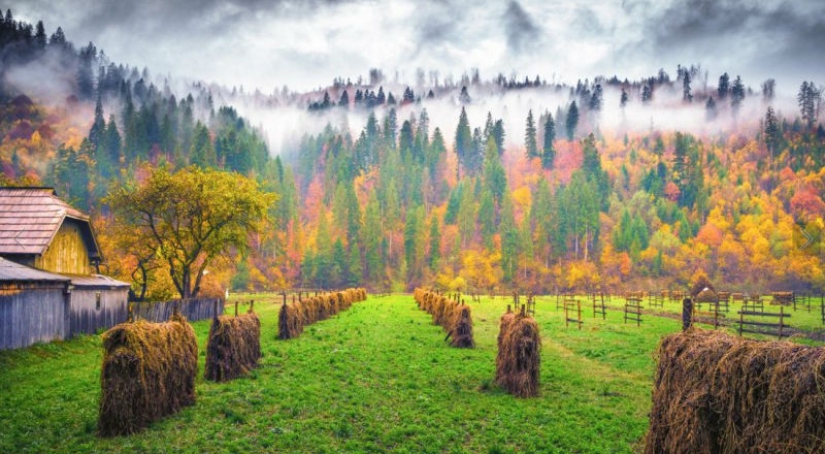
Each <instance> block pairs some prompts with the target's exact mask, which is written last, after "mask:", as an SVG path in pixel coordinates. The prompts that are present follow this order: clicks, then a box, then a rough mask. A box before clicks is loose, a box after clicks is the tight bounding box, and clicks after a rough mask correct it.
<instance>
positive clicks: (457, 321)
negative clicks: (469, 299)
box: [450, 304, 476, 348]
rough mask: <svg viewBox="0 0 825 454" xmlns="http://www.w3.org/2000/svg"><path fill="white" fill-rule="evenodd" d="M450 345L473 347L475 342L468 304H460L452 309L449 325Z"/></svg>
mask: <svg viewBox="0 0 825 454" xmlns="http://www.w3.org/2000/svg"><path fill="white" fill-rule="evenodd" d="M450 337H451V338H452V340H451V341H450V345H452V346H453V347H458V348H473V347H475V345H476V343H475V341H474V340H473V317H472V315H471V313H470V306H467V305H466V304H462V305H461V306H458V307H456V308H455V309H454V311H453V316H452V323H451V327H450Z"/></svg>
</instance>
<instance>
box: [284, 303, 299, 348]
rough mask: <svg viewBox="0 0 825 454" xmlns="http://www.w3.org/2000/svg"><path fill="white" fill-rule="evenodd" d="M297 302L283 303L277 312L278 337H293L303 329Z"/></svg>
mask: <svg viewBox="0 0 825 454" xmlns="http://www.w3.org/2000/svg"><path fill="white" fill-rule="evenodd" d="M301 305H302V303H298V304H284V305H282V306H281V311H280V312H279V313H278V339H281V340H286V339H294V338H296V337H298V336H300V335H301V332H303V330H304V324H303V321H302V317H301V313H300V307H301Z"/></svg>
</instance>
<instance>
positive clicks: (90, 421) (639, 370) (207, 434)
mask: <svg viewBox="0 0 825 454" xmlns="http://www.w3.org/2000/svg"><path fill="white" fill-rule="evenodd" d="M252 298H254V299H255V300H256V304H255V310H256V312H258V314H259V315H260V317H261V321H262V328H261V344H262V350H263V358H262V362H261V365H260V367H259V368H258V369H257V370H255V371H254V372H253V373H252V374H251V375H250V376H248V377H246V378H242V379H238V380H235V381H233V382H229V383H224V384H217V383H212V382H207V381H204V380H203V378H202V374H203V367H204V359H205V349H206V348H205V347H206V336H207V333H208V330H209V321H200V322H196V323H194V327H195V331H196V333H197V336H198V341H199V360H200V369H199V371H200V375H199V377H198V381H197V399H198V400H197V404H196V405H195V406H193V407H189V408H186V409H185V410H184V411H183V412H181V413H179V414H176V415H173V416H171V417H168V418H166V419H163V420H161V421H159V422H156V423H154V424H153V425H152V426H151V427H149V428H148V429H147V430H145V431H144V432H142V433H139V434H137V435H133V436H130V437H118V438H113V439H99V438H97V437H96V436H95V431H96V426H97V415H98V401H99V397H100V366H101V362H102V348H101V341H100V336H83V337H80V338H76V339H73V340H71V341H67V342H55V343H52V344H47V345H38V346H34V347H31V348H28V349H23V350H18V351H5V352H0V420H2V421H3V428H2V430H0V452H15V453H35V452H38V453H39V452H66V453H86V452H146V453H166V452H193V453H195V452H197V453H210V452H229V453H233V452H237V453H246V452H308V453H338V452H346V453H350V452H400V453H404V452H408V453H464V452H468V453H515V452H545V453H554V452H558V453H602V452H604V453H613V452H615V453H622V452H628V453H629V452H636V451H638V450H639V449H640V448H641V440H642V438H643V436H644V433H645V431H646V429H647V424H648V419H647V414H648V411H649V409H650V406H651V402H650V395H651V387H652V378H653V370H654V365H655V364H654V358H653V352H654V350H655V348H656V345H657V343H658V342H659V339H660V338H661V337H662V336H663V335H666V334H670V333H674V332H677V331H678V330H679V329H680V326H681V322H680V321H678V320H676V319H675V318H667V317H654V316H649V315H646V316H644V321H643V323H642V325H641V326H640V327H637V326H636V325H635V324H624V323H623V318H622V317H623V315H622V313H621V312H620V311H618V310H609V311H608V314H607V320H602V319H601V318H598V319H594V318H593V317H592V315H593V314H592V307H591V306H589V304H583V316H584V317H583V318H584V320H585V323H584V326H583V329H582V330H578V329H576V327H575V326H574V325H571V326H570V327H565V323H564V316H563V312H562V311H560V310H557V309H556V303H555V298H551V297H542V298H539V299H538V303H537V314H536V320H537V322H538V323H539V326H540V329H541V336H542V370H541V395H540V397H538V398H535V399H529V400H519V399H515V398H513V397H512V396H510V395H508V394H506V393H505V392H503V391H502V390H501V389H499V388H498V387H497V386H496V385H495V384H493V383H492V379H493V376H494V374H495V356H496V336H497V334H498V319H499V317H500V315H501V313H502V312H503V311H504V310H505V308H506V304H507V301H505V300H502V299H500V298H499V299H496V300H491V299H489V298H482V299H481V301H480V302H476V303H471V306H472V308H473V322H474V335H475V340H476V344H477V347H476V348H475V349H472V350H463V349H454V348H450V347H449V346H448V345H447V343H446V342H444V337H445V333H444V332H443V331H442V330H441V328H440V327H438V326H435V325H433V324H432V321H431V318H430V316H429V315H428V314H427V313H425V312H424V311H421V310H419V309H418V308H417V306H416V305H415V302H414V301H413V298H412V296H411V295H392V296H386V297H375V296H370V297H369V298H368V299H367V301H365V302H361V303H356V304H355V305H353V306H352V308H350V309H349V310H348V311H345V312H342V313H340V314H338V315H337V316H335V317H333V318H331V319H329V320H325V321H322V322H319V323H316V324H314V325H310V326H309V327H307V328H306V329H305V331H304V333H303V334H302V335H301V337H299V338H298V339H293V340H289V341H278V340H277V339H276V336H277V320H278V318H277V316H278V308H279V305H278V304H277V302H276V301H277V300H280V298H279V297H274V296H270V297H266V296H257V297H256V296H252ZM619 304H620V303H619V302H618V301H615V302H614V304H613V306H614V307H618V306H619ZM766 307H768V306H767V305H766ZM816 309H818V306H817V307H816ZM227 310H230V309H229V306H228V309H227ZM662 310H663V311H670V312H673V313H676V312H678V310H679V308H678V305H676V304H666V307H665V308H664V309H662ZM797 312H798V314H797V313H794V317H797V315H798V316H799V317H798V318H799V320H805V322H804V324H805V325H806V326H807V325H810V326H811V327H812V328H814V329H821V325H817V324H816V323H815V322H814V321H817V320H818V318H816V317H818V316H819V314H818V313H817V312H816V311H814V312H812V313H811V314H808V315H804V314H806V313H805V311H804V310H803V309H802V308H800V310H799V311H797ZM808 318H811V320H808ZM794 321H796V319H794V318H791V320H790V323H791V324H793V323H794Z"/></svg>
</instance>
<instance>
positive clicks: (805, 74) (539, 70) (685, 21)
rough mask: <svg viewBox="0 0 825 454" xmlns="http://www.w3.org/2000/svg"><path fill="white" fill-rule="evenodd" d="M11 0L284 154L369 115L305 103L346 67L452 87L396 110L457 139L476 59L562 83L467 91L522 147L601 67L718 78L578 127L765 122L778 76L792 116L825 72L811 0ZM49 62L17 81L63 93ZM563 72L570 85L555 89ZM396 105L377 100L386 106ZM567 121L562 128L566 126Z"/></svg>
mask: <svg viewBox="0 0 825 454" xmlns="http://www.w3.org/2000/svg"><path fill="white" fill-rule="evenodd" d="M2 6H3V7H4V8H6V7H8V8H11V9H12V11H13V12H14V16H15V18H16V19H18V20H25V21H30V22H36V21H37V20H39V19H43V20H44V23H45V25H46V30H47V33H48V34H51V33H52V32H53V31H54V29H55V28H56V27H57V26H58V25H60V26H62V27H63V29H64V31H65V33H66V35H67V37H68V39H70V40H71V41H73V42H74V43H75V45H76V46H78V47H79V46H82V45H85V43H87V42H89V41H93V42H94V43H95V44H96V46H97V47H98V49H102V50H104V51H105V53H106V56H107V57H108V58H109V59H110V60H111V61H114V62H118V63H124V64H127V65H131V66H135V67H138V68H143V67H148V68H149V69H150V72H151V73H152V75H153V79H154V82H155V83H156V84H157V85H158V86H160V87H163V86H164V85H167V84H168V85H169V86H171V87H174V88H173V90H174V91H175V92H176V93H177V94H178V95H179V96H180V95H183V94H185V92H186V91H188V90H190V89H191V83H192V82H194V81H204V82H205V83H206V84H208V86H210V87H212V90H213V93H214V95H215V101H216V103H215V106H216V107H219V106H220V105H222V104H231V105H234V106H236V107H237V108H238V111H239V112H240V113H241V114H242V115H244V116H247V117H248V118H250V121H251V123H252V124H253V125H254V126H260V127H261V128H262V129H263V130H264V131H265V134H266V136H267V139H268V142H269V144H270V148H271V150H272V151H273V153H280V152H282V151H284V150H287V149H288V148H289V147H290V146H291V144H294V143H295V141H296V140H297V139H298V138H299V137H300V136H301V135H303V134H305V133H310V134H314V133H317V132H320V131H321V130H322V129H323V128H324V127H325V126H326V124H328V123H329V124H332V125H333V126H336V127H339V128H345V129H346V128H348V129H349V130H350V131H351V133H352V135H353V137H357V134H358V133H359V132H360V130H361V128H363V126H364V124H365V122H366V113H365V112H363V111H359V110H351V111H349V112H345V111H343V110H342V109H339V108H333V109H331V110H329V111H325V112H323V113H316V112H308V111H307V109H306V105H307V103H308V102H310V101H313V100H314V101H318V100H320V98H321V97H322V95H323V91H322V90H323V89H324V88H325V87H329V86H330V85H331V84H332V82H333V80H334V79H336V78H340V80H350V81H352V82H353V83H357V82H358V81H359V80H362V81H364V82H365V83H366V81H368V80H369V74H368V73H369V70H370V69H371V68H378V69H381V70H382V71H383V73H384V74H385V75H386V79H385V80H384V81H383V83H382V85H383V86H384V89H385V92H390V91H391V92H392V93H393V94H394V95H395V97H396V98H397V99H398V98H400V97H401V93H402V92H403V90H404V88H405V87H406V86H408V85H409V86H411V87H413V88H415V89H416V93H417V94H418V95H419V96H420V95H424V94H425V93H424V92H423V91H424V90H426V89H428V87H429V86H431V85H432V83H433V82H434V81H435V79H436V75H437V79H438V83H439V84H440V85H442V86H443V85H444V83H445V82H448V83H449V82H452V84H453V85H455V88H454V89H453V90H452V92H447V93H439V96H438V97H437V99H435V100H424V101H422V102H421V103H418V104H414V105H411V106H407V107H404V108H403V109H401V108H399V110H398V124H399V127H400V125H401V123H402V122H403V121H404V120H405V119H407V118H409V117H410V115H411V114H412V115H414V116H415V117H416V118H417V117H418V115H419V113H420V110H421V109H422V108H426V109H427V111H428V114H429V116H430V119H431V126H430V133H432V131H433V130H434V129H435V127H436V126H438V127H440V128H441V129H442V132H443V134H444V137H445V140H446V142H447V144H448V146H449V145H451V144H452V141H453V136H454V132H455V126H456V123H457V121H458V115H459V112H460V108H461V105H460V104H459V102H458V99H457V97H458V89H459V88H460V84H458V81H459V80H460V79H461V77H462V76H463V75H466V74H467V73H468V72H471V71H473V70H477V71H478V72H479V73H480V75H481V79H482V82H483V81H490V80H492V79H493V78H494V77H495V76H496V75H498V74H503V75H504V76H505V77H507V78H515V79H516V80H523V79H524V77H525V76H528V77H529V78H530V79H531V80H532V79H534V78H535V77H536V75H539V76H540V77H541V78H542V79H543V80H545V81H548V82H550V84H548V86H546V87H540V88H528V89H521V90H511V91H508V92H506V93H502V92H501V91H500V90H499V89H498V87H496V86H495V85H493V84H490V83H481V84H474V85H471V86H470V95H471V97H472V102H471V103H470V104H469V105H467V112H468V115H469V119H470V123H471V126H472V127H483V124H484V121H485V119H486V116H487V112H490V113H491V114H492V116H493V117H494V118H496V119H498V118H501V119H503V120H504V124H505V129H506V132H507V143H508V144H509V146H515V145H519V146H520V145H522V144H523V136H524V123H525V119H526V116H527V112H528V110H532V111H533V114H534V116H535V118H536V121H537V122H538V117H539V115H540V114H541V113H543V112H545V111H549V112H550V113H552V114H553V115H555V113H556V109H557V108H558V107H559V106H562V108H564V109H566V107H567V106H568V105H569V103H570V101H571V100H572V99H573V98H571V97H570V93H569V86H570V85H573V86H575V84H576V82H577V81H579V80H585V79H589V80H591V81H592V80H593V78H594V77H596V76H605V77H611V76H613V75H616V76H618V78H619V79H620V80H624V79H625V78H627V79H630V80H631V81H635V80H639V79H640V78H643V77H650V76H654V75H655V74H656V73H657V72H658V71H659V69H660V68H663V69H664V70H665V71H667V72H668V73H670V75H671V77H672V78H673V79H675V78H676V67H677V65H678V64H682V65H685V66H689V65H693V64H698V65H701V73H700V74H701V76H702V77H705V75H706V77H707V80H704V81H700V80H697V81H694V84H693V92H694V95H695V96H696V101H695V102H694V103H692V104H685V103H684V102H683V101H682V99H681V98H682V93H681V87H680V85H679V84H677V85H676V87H677V88H678V89H677V88H674V89H673V90H667V89H662V90H659V91H657V92H656V93H655V96H654V99H653V101H652V102H651V103H650V104H649V105H644V106H643V105H642V104H641V102H640V100H639V94H638V93H637V92H631V93H630V102H629V103H628V105H627V106H626V107H625V108H623V109H622V108H620V106H619V96H620V93H619V91H618V90H617V89H616V88H611V87H607V86H605V93H604V106H603V108H602V109H601V111H600V112H598V115H597V116H594V117H592V118H589V117H588V118H583V119H582V121H581V124H582V127H581V128H580V131H582V132H586V131H587V130H592V129H594V128H595V127H596V126H598V128H599V130H601V131H603V132H615V133H623V132H624V131H637V132H645V131H650V130H654V129H664V130H682V131H689V132H694V133H704V134H712V133H714V132H716V131H727V130H731V128H738V129H743V128H755V127H757V126H758V122H759V119H760V118H762V117H763V116H764V112H765V109H766V104H765V103H764V102H763V100H762V98H761V96H760V94H759V85H760V84H761V83H762V82H763V81H764V80H765V79H767V78H775V79H776V81H777V96H776V97H775V99H774V100H773V101H772V104H773V105H774V107H775V108H776V109H777V110H778V111H779V112H780V113H784V114H785V115H786V116H791V117H792V116H793V115H796V114H797V112H798V109H797V107H796V101H795V98H794V97H795V95H796V91H797V90H798V87H799V85H800V83H801V82H802V81H803V80H813V81H815V82H816V83H817V84H819V85H821V84H822V83H823V82H825V80H823V77H822V75H823V74H825V59H823V58H822V51H821V49H820V48H818V46H821V43H822V42H823V40H824V39H825V3H823V2H818V1H812V0H811V1H795V2H788V1H783V0H767V1H762V2H758V3H756V2H748V1H746V0H719V1H716V0H667V1H662V2H659V1H652V0H623V1H621V2H615V1H602V2H588V3H587V4H582V2H576V1H573V0H553V1H543V0H518V1H515V0H514V1H509V2H497V1H489V0H487V1H475V0H425V1H423V2H418V1H414V0H348V1H337V0H309V1H293V0H277V1H264V0H228V1H227V0H220V1H219V0H205V1H194V0H188V1H172V2H166V1H162V0H149V1H145V2H121V1H118V0H103V1H93V0H48V1H47V0H25V1H23V0H12V1H11V2H8V1H7V2H6V5H2ZM44 69H46V68H26V69H20V70H17V71H16V72H13V73H11V74H9V78H10V79H11V80H12V81H13V82H14V83H16V84H17V85H18V86H20V87H22V88H23V89H24V91H25V89H30V90H32V91H34V92H44V93H42V95H43V96H49V95H50V91H52V92H54V93H52V94H53V95H55V96H56V95H57V94H58V93H62V90H63V87H62V84H61V83H56V84H53V85H46V86H40V87H38V86H36V85H37V84H32V83H30V82H31V81H36V80H37V78H32V77H30V75H31V74H32V73H37V72H39V71H41V70H44ZM723 72H728V73H729V74H730V75H731V80H732V79H733V78H735V76H736V75H741V76H742V79H743V81H744V83H745V85H746V86H747V87H749V88H751V89H752V90H753V92H752V94H751V95H749V96H748V97H747V98H746V100H745V102H744V103H743V105H742V107H741V109H740V110H739V111H738V113H737V114H736V115H734V114H733V112H731V110H730V108H729V106H727V105H726V104H725V103H720V105H719V108H718V116H717V118H716V120H715V121H713V122H712V123H711V122H707V121H706V115H707V113H706V110H705V99H706V95H708V94H714V93H713V91H714V90H715V87H716V82H717V81H718V78H719V75H721V74H722V73H723ZM27 74H28V76H27ZM420 74H424V75H425V77H423V79H424V82H425V83H424V84H423V86H422V84H421V82H422V80H421V79H422V77H420V76H419V75H420ZM556 83H563V84H567V87H566V88H564V89H562V90H559V91H557V90H555V88H554V86H553V85H554V84H556ZM33 85H34V86H33ZM219 87H225V88H219ZM284 87H288V90H285V88H284ZM705 87H706V90H705ZM376 88H377V87H373V89H376ZM233 89H234V90H233ZM233 91H234V92H235V94H232V93H233ZM443 91H446V90H443ZM353 92H354V89H352V91H351V92H350V97H351V98H352V94H353ZM299 93H303V95H299ZM333 101H337V97H333ZM580 107H581V106H580ZM386 111H387V109H386V108H379V109H378V111H377V115H378V116H379V117H382V116H383V115H384V114H386ZM537 128H539V130H540V129H541V125H538V124H537ZM557 131H558V136H559V137H562V136H563V131H564V127H563V125H557Z"/></svg>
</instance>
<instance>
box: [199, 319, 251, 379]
mask: <svg viewBox="0 0 825 454" xmlns="http://www.w3.org/2000/svg"><path fill="white" fill-rule="evenodd" d="M260 358H261V321H260V320H259V319H258V316H257V315H256V314H255V313H254V312H251V311H250V312H248V313H246V314H243V315H239V316H237V317H230V316H228V315H222V316H220V317H217V318H213V319H212V326H211V327H210V328H209V339H208V340H207V343H206V367H205V370H204V378H206V379H207V380H212V381H216V382H223V381H228V380H232V379H234V378H237V377H240V376H243V375H246V374H247V373H249V371H250V370H252V369H254V368H256V367H258V360H259V359H260Z"/></svg>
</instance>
